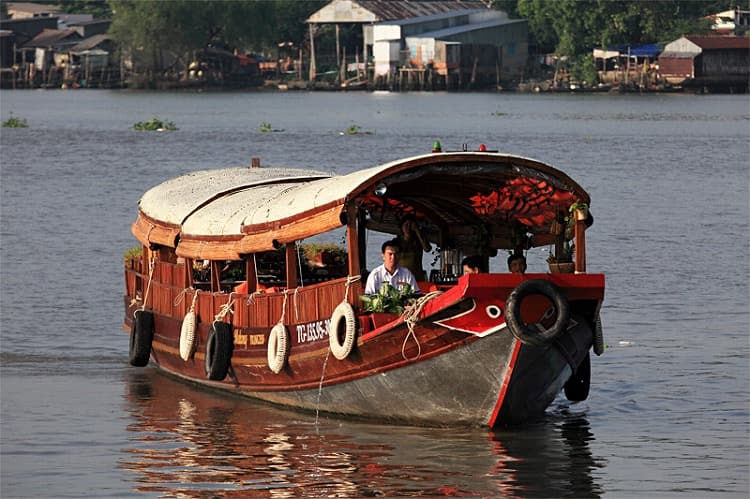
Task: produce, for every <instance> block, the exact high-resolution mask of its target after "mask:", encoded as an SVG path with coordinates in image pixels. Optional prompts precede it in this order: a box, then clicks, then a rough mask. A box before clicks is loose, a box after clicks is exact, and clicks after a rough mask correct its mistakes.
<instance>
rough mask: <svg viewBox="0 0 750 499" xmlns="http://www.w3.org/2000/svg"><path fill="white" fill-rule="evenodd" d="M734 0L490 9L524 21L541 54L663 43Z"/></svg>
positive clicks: (507, 3)
mask: <svg viewBox="0 0 750 499" xmlns="http://www.w3.org/2000/svg"><path fill="white" fill-rule="evenodd" d="M735 3H736V2H735V1H734V0H719V1H695V0H670V1H659V0H644V1H638V2H636V1H625V0H555V1H550V0H516V1H515V2H514V1H513V0H503V1H501V2H499V4H498V5H497V7H496V8H499V9H501V10H505V11H506V12H508V13H509V14H510V15H512V16H516V17H521V18H525V19H527V20H528V22H529V33H530V35H531V37H532V38H533V39H534V40H535V41H536V44H537V46H538V48H539V51H540V52H541V53H551V52H555V53H556V54H558V55H561V56H576V55H580V54H585V53H590V52H591V49H592V48H593V47H595V46H603V47H607V46H611V45H615V44H620V43H632V44H645V43H657V42H661V43H663V42H669V41H672V40H674V39H676V38H678V37H680V36H681V35H684V34H688V33H690V34H700V33H704V32H706V31H707V30H708V28H709V22H708V21H707V20H706V19H704V18H705V16H707V15H709V14H713V13H716V12H720V11H722V10H727V9H729V8H730V7H731V6H733V5H734V4H735Z"/></svg>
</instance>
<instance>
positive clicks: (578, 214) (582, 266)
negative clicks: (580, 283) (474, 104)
mask: <svg viewBox="0 0 750 499" xmlns="http://www.w3.org/2000/svg"><path fill="white" fill-rule="evenodd" d="M586 215H587V213H586V212H585V211H584V210H575V212H574V213H573V216H574V217H575V226H574V228H575V245H576V249H575V264H576V265H575V272H576V274H583V273H585V272H586Z"/></svg>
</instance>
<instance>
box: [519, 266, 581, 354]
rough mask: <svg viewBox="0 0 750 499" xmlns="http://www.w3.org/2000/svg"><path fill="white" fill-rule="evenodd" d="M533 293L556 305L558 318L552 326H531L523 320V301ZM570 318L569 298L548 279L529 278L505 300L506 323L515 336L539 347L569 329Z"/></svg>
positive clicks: (525, 342) (527, 343)
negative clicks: (544, 327) (543, 327)
mask: <svg viewBox="0 0 750 499" xmlns="http://www.w3.org/2000/svg"><path fill="white" fill-rule="evenodd" d="M531 295H542V296H544V297H546V298H547V299H549V301H551V302H552V305H553V306H554V307H555V310H556V312H557V318H556V319H555V322H554V324H552V325H551V326H550V327H548V328H546V329H542V328H541V327H538V326H536V325H534V326H533V327H531V326H529V325H527V324H525V323H524V322H523V321H522V320H521V303H523V301H524V300H525V299H526V298H527V297H528V296H531ZM569 320H570V305H569V304H568V299H567V298H566V297H565V295H564V294H563V293H562V291H560V288H558V287H557V286H556V285H554V284H553V283H551V282H550V281H547V280H546V279H529V280H528V281H524V282H522V283H521V284H519V285H518V286H516V288H515V289H514V290H513V291H511V292H510V295H508V299H507V300H506V301H505V323H506V324H507V325H508V329H510V332H511V333H512V334H513V336H515V337H516V338H518V340H520V341H521V342H522V343H524V344H526V345H530V346H536V347H539V346H544V345H547V344H549V343H550V342H551V341H552V340H554V339H555V338H556V337H557V336H559V335H560V334H561V333H563V332H564V331H565V330H566V329H567V327H568V321H569Z"/></svg>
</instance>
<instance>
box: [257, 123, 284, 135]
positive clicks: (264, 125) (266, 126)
mask: <svg viewBox="0 0 750 499" xmlns="http://www.w3.org/2000/svg"><path fill="white" fill-rule="evenodd" d="M258 131H261V132H263V133H267V132H283V131H284V129H283V128H274V127H272V126H271V124H270V123H266V122H265V121H264V122H263V123H261V124H260V126H259V127H258Z"/></svg>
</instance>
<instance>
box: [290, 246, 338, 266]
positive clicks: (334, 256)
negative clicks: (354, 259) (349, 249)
mask: <svg viewBox="0 0 750 499" xmlns="http://www.w3.org/2000/svg"><path fill="white" fill-rule="evenodd" d="M300 249H301V250H302V252H303V253H304V254H305V258H307V259H308V260H310V261H315V260H316V259H317V258H318V255H320V254H323V255H325V257H326V258H328V259H330V260H331V261H332V263H334V264H336V265H343V264H345V263H346V261H347V253H346V250H345V249H344V248H342V247H341V246H339V245H338V244H335V243H304V244H302V245H300Z"/></svg>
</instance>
